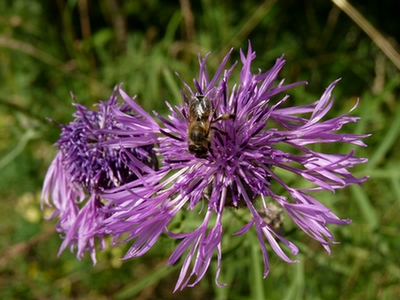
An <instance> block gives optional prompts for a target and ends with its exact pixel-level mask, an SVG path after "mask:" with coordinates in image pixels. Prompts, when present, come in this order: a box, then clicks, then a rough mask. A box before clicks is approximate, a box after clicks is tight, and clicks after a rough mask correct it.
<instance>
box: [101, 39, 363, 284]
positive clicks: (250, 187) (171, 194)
mask: <svg viewBox="0 0 400 300" xmlns="http://www.w3.org/2000/svg"><path fill="white" fill-rule="evenodd" d="M229 56H230V53H228V55H227V56H226V57H225V58H224V60H223V61H222V63H221V65H220V67H219V68H218V70H217V71H216V73H215V75H214V76H213V77H212V78H210V77H209V76H208V71H207V68H206V58H207V57H206V58H204V59H203V60H200V59H199V62H200V74H199V79H198V80H195V81H194V84H195V89H194V90H192V89H191V88H190V87H189V85H188V84H186V83H184V85H185V87H186V90H187V91H188V93H187V94H185V93H182V96H183V99H184V103H183V104H181V105H178V106H176V107H172V106H171V105H169V104H167V105H168V107H169V109H170V115H169V116H168V118H163V117H162V116H160V115H158V114H156V115H157V117H158V118H159V119H160V120H161V121H162V123H163V125H164V126H162V127H160V128H159V129H157V131H159V132H161V133H163V135H162V136H160V137H159V139H158V145H159V146H158V148H157V149H156V151H157V153H158V155H160V156H161V157H162V166H161V167H160V170H159V171H157V172H154V173H149V174H148V175H145V176H143V177H140V178H138V179H137V180H135V181H132V182H129V183H127V184H125V185H124V186H119V187H116V188H114V189H111V190H109V191H107V194H106V195H104V196H105V197H106V198H107V199H108V200H110V201H113V203H114V206H113V207H110V213H112V215H111V216H110V217H109V218H108V219H107V220H106V221H105V227H106V228H107V230H108V231H109V232H110V234H112V235H114V236H115V240H114V241H115V243H118V242H120V241H119V238H121V237H122V236H123V235H124V236H125V240H124V241H122V242H126V241H129V240H134V242H133V245H132V246H131V248H130V250H129V251H128V252H127V253H126V255H125V257H124V258H125V259H127V258H131V257H138V256H141V255H143V254H144V253H146V252H147V251H148V250H149V249H150V248H151V247H152V246H153V245H154V244H155V242H156V241H157V239H158V238H159V236H160V235H161V234H162V233H164V232H166V233H167V234H168V235H169V236H170V237H172V238H174V239H178V240H180V244H179V246H178V247H177V248H176V249H175V251H174V252H173V253H172V255H171V257H170V259H169V262H168V264H169V265H172V264H175V263H176V262H177V261H178V260H179V259H180V258H181V257H182V256H183V253H184V252H185V251H188V254H187V255H186V258H185V259H184V262H183V267H182V269H181V273H180V276H179V279H178V282H177V284H176V287H175V290H177V289H183V288H184V287H185V286H194V285H195V284H197V283H198V282H199V281H200V280H201V278H202V277H203V276H204V274H205V273H206V271H207V269H208V267H209V265H210V262H211V260H212V258H213V255H214V253H215V251H216V252H217V260H218V271H217V274H216V282H217V284H218V285H219V286H221V285H220V284H219V283H218V281H217V279H218V275H219V272H220V268H221V263H222V244H221V241H222V234H223V223H222V216H223V214H224V212H225V211H226V208H227V207H234V208H243V209H248V211H249V213H250V214H251V221H250V222H249V223H247V224H245V225H244V226H243V227H242V229H240V230H239V231H238V232H237V233H236V234H237V235H240V234H244V233H246V232H247V231H248V230H250V228H252V229H253V230H255V231H256V233H257V236H258V239H259V243H260V247H261V251H262V253H263V257H264V265H265V269H264V277H266V276H267V275H268V272H269V263H268V255H267V245H266V243H265V241H266V240H267V241H268V243H269V246H270V247H271V248H272V249H273V250H274V252H275V253H276V254H278V256H279V257H281V258H282V259H283V260H285V261H287V262H289V263H293V262H294V261H293V260H292V259H291V258H289V257H288V256H287V255H286V254H285V252H284V251H283V249H282V246H286V247H287V248H288V249H289V250H290V252H291V253H292V254H294V255H296V254H297V253H298V248H297V247H296V246H295V245H294V244H293V243H292V242H290V241H288V240H287V239H285V238H284V237H283V236H281V235H280V234H279V231H278V230H277V226H278V227H279V223H280V222H281V216H280V215H279V214H277V211H279V210H280V209H281V210H283V211H284V212H286V213H287V214H288V215H289V217H290V218H291V219H292V220H293V221H294V222H295V223H296V224H297V225H298V226H299V227H300V228H301V229H302V230H303V231H304V232H306V233H307V234H308V235H309V236H310V237H312V238H313V239H315V240H317V241H319V242H320V243H321V244H322V245H323V246H324V248H325V249H326V250H327V251H328V252H329V251H330V249H329V245H330V244H332V243H334V241H333V236H332V234H331V232H330V231H329V229H328V228H327V225H328V224H336V225H344V224H348V223H350V220H348V219H346V220H341V219H339V218H338V217H337V216H336V215H334V214H333V213H332V211H331V210H330V209H328V208H327V207H325V206H324V205H322V204H321V203H320V202H318V201H317V200H316V199H315V198H314V197H313V196H312V194H313V193H314V192H315V191H321V190H329V191H333V192H334V191H335V190H336V189H341V188H344V187H346V186H348V185H351V184H361V183H362V182H363V181H365V180H366V179H367V177H363V178H355V177H354V176H352V175H351V173H350V172H349V171H348V169H349V168H351V167H353V166H354V165H356V164H359V163H364V162H366V161H367V160H366V159H363V158H358V157H356V156H354V150H352V151H350V152H349V153H347V154H326V153H321V152H318V151H316V150H312V149H311V147H309V145H312V144H322V143H337V142H343V143H349V144H353V145H357V146H365V144H364V143H363V142H361V141H360V139H362V138H365V137H367V136H368V135H356V134H343V133H337V131H338V130H339V129H341V127H342V126H343V125H344V124H346V123H349V122H356V121H357V120H358V118H357V117H351V116H348V114H344V115H341V116H339V117H336V118H332V119H329V118H327V117H326V114H327V113H328V111H329V110H330V108H331V107H332V105H333V97H332V96H331V94H332V90H333V88H334V86H335V85H336V83H337V81H335V82H333V83H332V84H331V85H329V87H328V88H327V89H326V90H325V92H324V93H323V95H322V96H321V98H320V99H319V100H317V101H315V102H313V103H311V104H307V105H304V106H296V107H283V104H284V103H285V102H286V101H287V100H288V96H284V97H283V98H281V99H280V100H278V101H276V100H272V99H273V98H274V97H275V96H276V95H278V94H280V93H282V92H283V91H286V90H288V89H289V88H291V87H294V86H296V85H299V84H303V83H304V82H297V83H293V84H288V85H284V81H283V80H282V81H280V82H278V83H275V82H276V80H277V77H278V73H279V71H280V70H281V68H282V67H283V65H284V62H285V61H284V60H283V57H281V58H279V59H277V60H276V63H275V65H274V66H273V67H272V68H271V69H270V70H268V71H267V72H265V73H263V72H261V70H259V71H258V72H257V73H252V72H251V70H250V67H251V64H252V62H253V60H254V59H255V57H256V55H255V53H254V52H253V51H252V49H251V45H250V44H249V49H248V52H247V54H244V53H243V52H241V61H242V64H243V66H242V70H241V73H240V82H239V83H238V84H234V85H233V86H231V87H229V85H228V81H229V79H230V77H231V73H232V72H233V69H234V67H235V65H236V64H234V65H233V66H232V67H230V68H228V69H225V66H226V64H227V61H228V58H229ZM125 99H126V98H125ZM128 100H129V99H128ZM285 104H286V103H285ZM118 121H119V122H121V123H124V124H125V126H126V127H127V128H129V126H131V125H130V123H129V120H128V121H127V122H124V121H123V120H122V119H119V120H118ZM144 130H145V132H152V130H153V128H151V127H150V126H148V127H146V128H145V129H144ZM132 142H134V138H130V137H124V138H121V139H118V140H115V141H110V143H111V144H113V145H114V147H116V146H117V145H120V146H122V147H128V146H129V145H131V143H132ZM282 171H284V172H285V173H288V172H290V173H293V174H294V175H297V176H298V177H299V178H300V179H301V178H302V179H303V180H304V181H306V182H308V185H307V186H308V187H307V188H296V187H292V186H291V185H289V184H288V183H287V182H286V181H285V179H284V178H283V177H282V176H281V174H282ZM272 183H274V184H275V185H276V184H278V185H280V186H281V187H282V188H283V189H284V190H286V192H285V193H284V194H282V195H281V194H278V192H277V191H276V188H273V187H272ZM258 199H260V200H258ZM267 200H268V201H267ZM271 201H272V202H274V203H275V205H277V206H278V209H272V208H271V207H274V206H271V205H270V204H269V203H267V202H271ZM204 206H205V207H204ZM182 209H185V210H188V209H189V210H195V209H197V210H199V211H201V210H202V209H203V210H204V211H205V212H204V220H203V222H202V223H201V224H198V227H197V228H195V229H194V230H193V231H190V232H185V233H173V232H171V231H170V230H169V229H168V225H169V223H170V222H171V220H172V219H173V218H174V216H176V214H177V213H178V212H179V211H180V210H182ZM268 217H269V218H268ZM271 218H277V219H276V220H273V219H272V220H271ZM126 233H128V234H129V236H128V237H127V238H126ZM190 268H191V271H190V270H189V269H190Z"/></svg>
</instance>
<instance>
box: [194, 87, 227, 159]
mask: <svg viewBox="0 0 400 300" xmlns="http://www.w3.org/2000/svg"><path fill="white" fill-rule="evenodd" d="M213 114H214V111H213V107H212V103H211V100H210V99H209V98H208V97H207V96H204V95H199V96H195V97H191V99H190V100H189V126H188V140H189V143H188V146H189V152H190V153H192V154H195V155H196V156H198V157H202V156H205V155H206V154H207V153H208V150H209V143H210V140H211V137H212V130H211V129H217V128H213V127H212V126H211V125H212V124H213V123H216V122H218V121H220V120H227V119H229V118H233V117H234V115H233V114H229V113H226V114H223V115H221V116H219V117H218V118H216V119H214V120H213V119H212V118H213Z"/></svg>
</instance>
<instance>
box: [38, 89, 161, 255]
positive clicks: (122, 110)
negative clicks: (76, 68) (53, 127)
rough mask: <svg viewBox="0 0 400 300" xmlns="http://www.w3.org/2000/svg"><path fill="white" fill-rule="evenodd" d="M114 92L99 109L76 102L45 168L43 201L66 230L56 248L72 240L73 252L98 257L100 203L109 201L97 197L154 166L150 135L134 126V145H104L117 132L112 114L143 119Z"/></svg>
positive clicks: (101, 231) (137, 121)
mask: <svg viewBox="0 0 400 300" xmlns="http://www.w3.org/2000/svg"><path fill="white" fill-rule="evenodd" d="M117 99H118V93H117V92H114V93H113V94H112V96H111V97H110V99H109V100H108V101H105V102H100V103H99V104H98V110H90V109H88V108H86V107H85V106H83V105H81V104H78V103H76V102H75V103H74V106H75V107H76V109H77V111H76V113H75V114H74V117H75V119H74V121H73V122H71V123H69V124H68V125H59V126H60V127H61V130H62V132H61V134H60V139H59V140H58V142H57V143H56V144H55V145H56V146H58V152H57V154H56V157H55V158H54V160H53V162H52V163H51V165H50V168H49V170H48V172H47V174H46V177H45V181H44V186H43V192H42V204H43V202H45V203H46V204H47V205H49V206H53V205H54V207H55V209H54V212H53V214H52V216H51V217H50V219H53V218H55V217H57V216H58V218H59V221H58V223H57V226H56V229H57V231H58V232H60V233H62V234H65V236H64V241H63V243H62V245H61V247H60V251H59V254H60V253H61V252H62V251H63V250H64V249H65V248H66V247H67V246H68V245H70V247H71V251H73V250H74V248H75V247H77V249H78V251H77V257H78V258H81V257H82V256H83V254H84V252H85V251H89V252H90V254H91V256H92V260H93V262H94V263H95V262H96V256H95V237H98V238H99V240H100V249H102V248H103V247H104V240H103V237H104V228H103V226H102V222H103V220H104V219H105V218H106V217H107V214H106V213H104V212H103V210H102V209H103V208H104V207H108V206H109V205H110V203H108V202H105V201H102V200H101V193H102V191H103V190H105V189H110V188H114V187H117V186H120V185H123V184H125V183H128V182H130V181H132V180H135V179H136V178H137V177H138V176H141V174H142V171H141V170H142V169H144V168H145V167H146V168H152V169H155V168H157V160H156V157H155V154H154V152H153V144H154V142H155V141H156V137H155V136H154V135H144V134H139V133H137V132H136V133H135V132H132V133H131V134H130V137H131V138H132V139H135V140H136V144H135V145H134V146H129V147H125V148H119V149H111V148H107V147H105V146H104V143H105V142H106V141H107V140H109V139H115V138H118V131H119V130H123V129H124V128H125V127H124V125H123V124H121V123H119V122H117V121H116V116H121V117H125V118H127V119H129V122H130V123H132V124H141V123H145V122H146V120H145V119H144V118H143V117H142V116H141V115H140V113H138V112H137V111H135V110H134V109H132V108H131V107H130V106H128V105H126V104H124V105H119V104H118V103H117Z"/></svg>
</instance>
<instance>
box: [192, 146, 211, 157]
mask: <svg viewBox="0 0 400 300" xmlns="http://www.w3.org/2000/svg"><path fill="white" fill-rule="evenodd" d="M189 152H190V153H192V154H195V155H196V156H204V155H205V154H207V152H208V149H207V148H206V147H198V146H195V145H190V146H189Z"/></svg>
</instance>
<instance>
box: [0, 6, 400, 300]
mask: <svg viewBox="0 0 400 300" xmlns="http://www.w3.org/2000/svg"><path fill="white" fill-rule="evenodd" d="M342 2H344V1H342ZM351 4H352V5H353V6H354V7H355V8H356V9H357V10H358V11H359V13H360V16H361V20H360V19H357V18H356V17H354V15H353V16H352V17H349V15H347V14H346V13H344V12H343V9H344V10H346V11H348V6H346V7H344V8H343V7H342V8H339V7H338V6H336V5H335V4H334V3H333V2H331V1H321V0H315V1H295V0H286V1H276V0H267V1H256V0H248V1H240V2H236V1H233V0H230V1H229V0H228V1H219V2H217V1H211V0H200V1H190V0H180V1H161V0H149V1H123V0H99V1H88V0H71V1H70V0H55V1H41V0H32V1H26V0H13V1H10V0H6V1H1V2H0V11H1V13H0V78H1V80H0V91H1V93H0V133H1V135H0V153H1V154H0V172H1V180H0V197H1V198H0V199H1V209H0V252H1V256H0V298H1V299H143V300H144V299H188V298H189V297H190V299H193V300H194V299H207V298H206V297H208V299H260V298H264V299H398V298H400V264H399V255H398V249H399V248H400V239H399V237H400V230H399V225H400V220H399V217H398V216H399V214H400V183H399V180H400V168H399V157H400V143H399V140H398V136H399V130H400V103H399V93H400V89H399V83H400V73H399V68H400V60H399V55H398V53H397V52H396V50H397V51H399V50H400V49H399V47H398V44H399V43H400V25H399V22H398V18H399V12H400V5H399V2H398V1H397V0H392V1H391V0H387V1H379V3H378V1H372V0H364V1H361V0H353V1H352V2H351ZM350 11H351V9H350ZM350 15H351V13H350ZM356 16H357V15H356ZM363 18H365V19H363ZM353 19H355V20H356V22H355V21H354V20H353ZM357 20H358V21H357ZM367 22H369V23H370V24H369V23H367ZM368 25H369V26H371V27H368ZM365 26H367V27H366V28H367V30H368V28H372V31H371V32H372V33H371V32H369V35H368V34H367V33H366V32H365V29H364V28H365ZM374 30H377V31H374ZM378 32H380V34H381V36H379V33H378ZM248 40H251V42H252V45H253V50H254V51H256V52H257V59H256V60H255V61H254V63H253V68H254V71H256V70H257V68H260V69H261V70H263V71H266V70H268V69H269V68H270V67H271V66H272V65H273V63H274V62H275V60H276V58H277V57H280V56H281V55H282V54H285V58H286V60H287V62H286V65H285V67H284V69H283V71H282V73H281V74H280V78H282V79H283V78H286V83H292V82H295V81H302V80H305V81H308V85H307V86H300V87H296V88H294V89H292V90H290V94H291V98H290V100H289V101H290V104H296V105H300V104H307V103H311V102H313V101H315V100H317V99H318V98H319V96H320V95H321V94H322V93H323V91H324V90H325V88H326V87H327V86H328V85H329V84H330V83H331V82H332V81H333V80H335V79H337V78H342V80H341V81H340V82H339V83H338V85H337V87H336V88H335V90H334V96H335V100H336V101H335V104H334V107H333V110H332V112H330V115H331V116H334V115H338V114H342V113H344V112H346V111H348V110H349V109H350V108H351V107H352V106H353V105H354V103H355V101H356V99H357V98H360V104H359V106H358V108H357V109H356V110H355V111H354V112H353V113H352V114H353V115H357V116H361V121H360V122H359V123H357V124H349V125H347V126H345V128H344V130H343V132H352V133H372V137H370V138H368V139H366V140H365V142H366V143H367V144H368V148H361V147H358V148H357V149H356V155H357V156H359V157H368V158H369V162H368V163H367V164H364V165H360V166H357V168H355V169H354V170H353V171H354V174H355V175H356V176H358V177H362V176H364V175H367V174H368V175H370V179H369V180H368V181H367V182H366V183H365V184H364V186H363V187H358V186H357V187H348V188H346V189H344V190H341V191H339V192H337V193H336V194H331V193H323V194H321V196H320V197H318V199H319V200H321V202H322V203H324V204H325V205H327V206H328V207H329V208H331V209H332V210H333V211H334V212H335V213H336V214H337V215H338V216H339V217H340V218H343V219H345V218H350V219H352V220H353V223H352V224H350V225H348V226H345V227H330V229H331V230H332V232H333V234H334V236H335V240H337V241H339V242H340V244H339V245H333V246H332V255H331V256H329V255H328V253H326V251H325V250H324V249H323V247H322V246H321V245H320V244H318V243H316V242H315V241H313V240H311V239H310V238H309V237H308V236H306V235H305V234H304V233H302V232H301V231H300V230H299V229H294V230H291V229H293V228H294V227H293V224H292V223H291V222H290V220H289V219H288V218H286V219H285V224H284V226H286V228H285V229H287V231H288V232H290V235H289V236H287V238H288V239H289V240H291V241H293V242H294V243H296V245H298V246H299V248H300V254H299V255H298V257H293V256H291V258H293V259H295V258H297V259H299V260H300V261H301V262H300V263H297V264H293V265H291V264H287V263H285V262H283V261H281V260H280V259H279V258H278V257H277V256H276V255H275V253H273V251H270V252H269V257H270V267H271V269H270V274H269V276H268V277H267V278H266V279H265V280H264V279H262V271H263V265H262V255H261V251H260V248H259V245H258V243H257V242H254V238H247V239H246V238H243V237H231V236H230V235H229V236H226V237H224V244H223V264H222V272H221V278H220V282H226V283H228V285H227V286H226V287H223V288H218V287H217V286H216V285H215V282H214V277H215V270H216V265H214V264H213V265H211V267H210V269H209V271H208V273H207V275H206V276H205V278H204V279H203V280H202V281H201V283H200V284H198V285H197V286H195V287H194V288H186V289H185V290H184V291H182V292H176V293H172V291H173V288H174V286H175V283H176V280H177V278H178V276H179V270H180V267H181V263H182V261H181V262H180V263H178V265H177V266H173V267H166V266H165V265H166V263H167V260H168V257H169V255H170V254H171V253H172V251H173V249H174V247H175V246H176V245H175V244H174V241H170V240H169V239H168V238H161V239H160V240H159V241H158V243H157V244H156V246H155V247H154V248H153V249H152V250H151V251H150V252H148V253H147V254H146V255H145V256H144V257H142V258H139V259H133V260H128V261H121V260H120V257H122V256H123V255H124V252H125V251H126V250H127V249H128V247H129V245H125V246H117V247H107V249H106V250H104V251H101V252H99V253H98V263H97V265H95V266H93V264H92V261H91V259H90V257H89V256H88V255H86V256H85V258H84V259H82V261H78V260H77V259H76V257H75V254H71V253H70V252H69V251H68V250H66V251H65V252H64V253H62V255H61V256H60V257H59V258H57V252H58V248H59V246H60V245H61V239H60V238H59V236H58V234H57V233H56V232H55V230H54V225H55V223H56V221H55V220H54V221H45V220H44V219H43V213H42V211H41V210H40V192H41V186H42V182H43V178H44V176H45V174H46V171H47V168H48V166H49V165H50V162H51V161H52V159H53V157H54V155H55V153H56V147H54V146H52V145H53V143H54V142H56V141H57V139H58V137H59V134H60V129H59V128H58V127H57V126H56V125H54V124H52V123H50V122H48V121H47V120H46V117H50V118H51V119H53V120H55V121H56V122H58V123H64V124H66V123H69V122H70V121H72V113H73V112H74V108H73V106H72V105H71V103H72V99H71V98H70V92H71V91H72V92H73V93H74V94H75V96H76V99H77V101H78V102H79V103H82V104H84V105H86V106H88V107H92V104H94V103H96V102H98V101H99V100H107V99H108V98H109V96H110V95H111V92H112V89H113V88H114V86H115V85H117V84H119V83H121V82H123V84H124V90H125V91H126V92H128V94H130V95H135V94H137V95H138V102H139V103H140V104H141V105H143V107H144V108H145V109H146V110H148V111H152V110H157V111H159V112H161V114H166V113H167V112H166V110H165V104H164V102H165V101H169V102H170V103H173V104H176V103H179V102H180V101H181V99H180V97H179V96H178V95H179V90H180V89H181V88H182V84H181V82H180V80H179V78H178V77H176V76H175V72H178V73H179V74H180V76H181V77H182V78H183V79H185V80H186V81H187V82H189V83H191V82H192V78H195V77H197V74H198V62H197V60H198V53H200V54H201V55H202V56H204V55H205V54H206V53H207V52H210V51H211V52H212V53H211V55H210V57H209V59H208V67H209V70H210V72H213V71H215V70H216V68H217V67H218V65H219V63H220V61H221V59H222V58H223V57H224V56H225V55H226V53H227V51H228V50H229V49H230V48H231V47H234V48H235V50H234V52H233V54H232V56H231V59H230V63H233V62H234V61H235V60H237V59H239V49H240V48H243V49H244V50H245V51H247V43H248ZM393 50H394V52H393ZM390 51H392V52H390ZM230 63H229V64H230ZM238 75H239V68H237V69H236V71H235V72H234V75H233V77H234V78H238ZM232 82H234V81H232ZM332 147H333V148H331V151H334V152H337V153H344V152H345V151H349V150H350V149H352V147H349V146H348V145H340V144H338V145H333V146H332ZM243 213H245V212H243ZM225 228H228V231H229V227H225ZM253 242H254V243H253Z"/></svg>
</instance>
